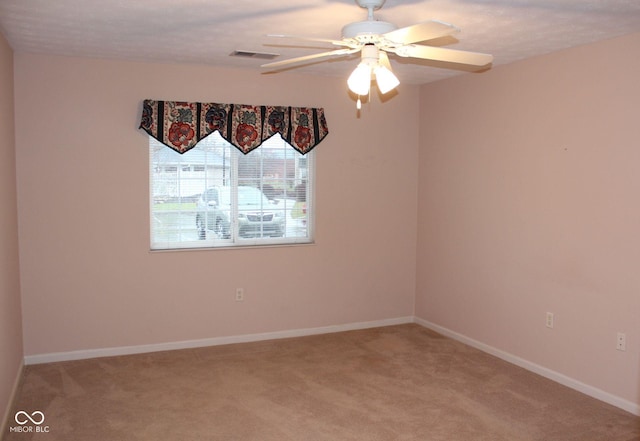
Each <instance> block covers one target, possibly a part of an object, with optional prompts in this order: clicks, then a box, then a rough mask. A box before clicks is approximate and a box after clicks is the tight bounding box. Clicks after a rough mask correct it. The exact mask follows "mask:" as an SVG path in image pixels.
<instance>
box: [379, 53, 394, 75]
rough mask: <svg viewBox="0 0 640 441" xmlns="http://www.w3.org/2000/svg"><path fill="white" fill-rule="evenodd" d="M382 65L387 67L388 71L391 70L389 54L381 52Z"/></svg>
mask: <svg viewBox="0 0 640 441" xmlns="http://www.w3.org/2000/svg"><path fill="white" fill-rule="evenodd" d="M379 60H380V65H382V66H384V67H386V68H387V69H389V70H391V62H390V61H389V56H388V55H387V53H386V52H385V51H380V58H379Z"/></svg>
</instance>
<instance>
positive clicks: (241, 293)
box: [236, 288, 244, 302]
mask: <svg viewBox="0 0 640 441" xmlns="http://www.w3.org/2000/svg"><path fill="white" fill-rule="evenodd" d="M242 301H244V288H236V302H242Z"/></svg>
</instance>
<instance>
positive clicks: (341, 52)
mask: <svg viewBox="0 0 640 441" xmlns="http://www.w3.org/2000/svg"><path fill="white" fill-rule="evenodd" d="M359 50H360V48H355V49H336V50H334V51H329V52H320V53H317V54H312V55H305V56H303V57H297V58H289V59H288V60H282V61H275V62H273V63H267V64H263V65H262V66H260V67H267V68H273V67H281V66H286V65H289V64H296V63H302V62H304V61H309V60H315V59H316V58H323V57H333V56H342V55H349V54H353V53H354V52H358V51H359Z"/></svg>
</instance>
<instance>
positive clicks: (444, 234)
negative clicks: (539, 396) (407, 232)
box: [416, 34, 640, 404]
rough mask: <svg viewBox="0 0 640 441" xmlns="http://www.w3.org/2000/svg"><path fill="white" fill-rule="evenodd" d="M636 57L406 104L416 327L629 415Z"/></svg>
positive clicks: (622, 55)
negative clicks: (485, 350)
mask: <svg viewBox="0 0 640 441" xmlns="http://www.w3.org/2000/svg"><path fill="white" fill-rule="evenodd" d="M638 53H640V34H635V35H631V36H627V37H624V38H619V39H615V40H611V41H606V42H602V43H598V44H595V45H590V46H583V47H579V48H575V49H571V50H567V51H562V52H558V53H554V54H551V55H547V56H542V57H538V58H535V59H531V60H527V61H524V62H519V63H516V64H513V65H509V66H504V67H498V68H495V69H493V70H492V71H490V72H487V73H485V74H482V75H464V76H460V77H456V78H454V79H451V80H447V81H442V82H438V83H433V84H429V85H425V86H424V87H422V88H421V95H420V103H421V107H420V121H421V122H420V125H421V131H420V172H419V175H420V185H419V213H418V219H419V221H418V224H419V227H418V237H419V241H418V259H417V265H418V272H417V274H418V276H417V294H416V316H417V317H420V318H422V319H425V320H427V321H430V322H432V323H435V324H437V325H439V326H442V327H445V328H447V329H449V330H452V331H454V332H457V333H459V334H462V335H464V336H467V337H469V338H471V339H474V340H477V341H480V342H482V343H484V344H487V345H490V346H492V347H495V348H498V349H500V350H502V351H506V352H508V353H510V354H514V355H516V356H518V357H522V358H523V359H526V360H529V361H531V362H533V363H537V364H539V365H541V366H544V367H546V368H548V369H551V370H554V371H556V372H558V373H560V374H564V375H566V376H569V377H571V378H573V379H575V380H577V381H579V382H583V383H586V384H588V385H591V386H593V387H595V388H598V389H601V390H603V391H606V392H607V393H609V394H613V395H615V396H618V397H621V398H623V399H625V400H628V401H630V402H632V403H636V404H640V398H639V397H640V382H639V377H640V368H639V358H638V357H639V352H640V343H639V341H640V316H639V313H640V270H639V266H638V265H639V263H640V203H639V200H640V141H639V140H640V123H639V122H640V120H639V117H638V115H639V112H638V104H639V103H640V82H639V78H640V57H638V56H637V54H638ZM547 311H550V312H553V313H554V314H555V327H554V328H553V329H548V328H546V327H545V313H546V312H547ZM620 331H621V332H625V333H626V336H627V351H626V352H620V351H616V349H615V341H616V333H617V332H620Z"/></svg>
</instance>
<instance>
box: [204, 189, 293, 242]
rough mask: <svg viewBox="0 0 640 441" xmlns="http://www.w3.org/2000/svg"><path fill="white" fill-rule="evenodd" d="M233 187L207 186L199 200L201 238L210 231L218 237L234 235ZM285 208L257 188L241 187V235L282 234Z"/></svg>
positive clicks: (239, 221) (225, 237)
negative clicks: (281, 207) (232, 215)
mask: <svg viewBox="0 0 640 441" xmlns="http://www.w3.org/2000/svg"><path fill="white" fill-rule="evenodd" d="M231 191H232V188H231V187H212V188H209V189H207V190H206V191H205V192H204V193H202V195H201V196H200V199H198V202H197V213H196V226H197V228H198V238H199V239H201V240H204V239H206V237H207V230H209V231H213V232H214V233H215V234H216V236H217V237H219V238H222V239H228V238H230V237H231V213H232V209H231V208H232V207H231ZM284 222H285V211H284V210H283V209H278V208H277V207H276V202H274V201H271V200H269V199H268V198H267V197H266V196H265V195H264V194H263V193H262V191H260V190H259V189H258V188H255V187H244V186H240V187H238V235H239V236H240V237H266V236H271V237H281V236H283V235H284Z"/></svg>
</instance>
